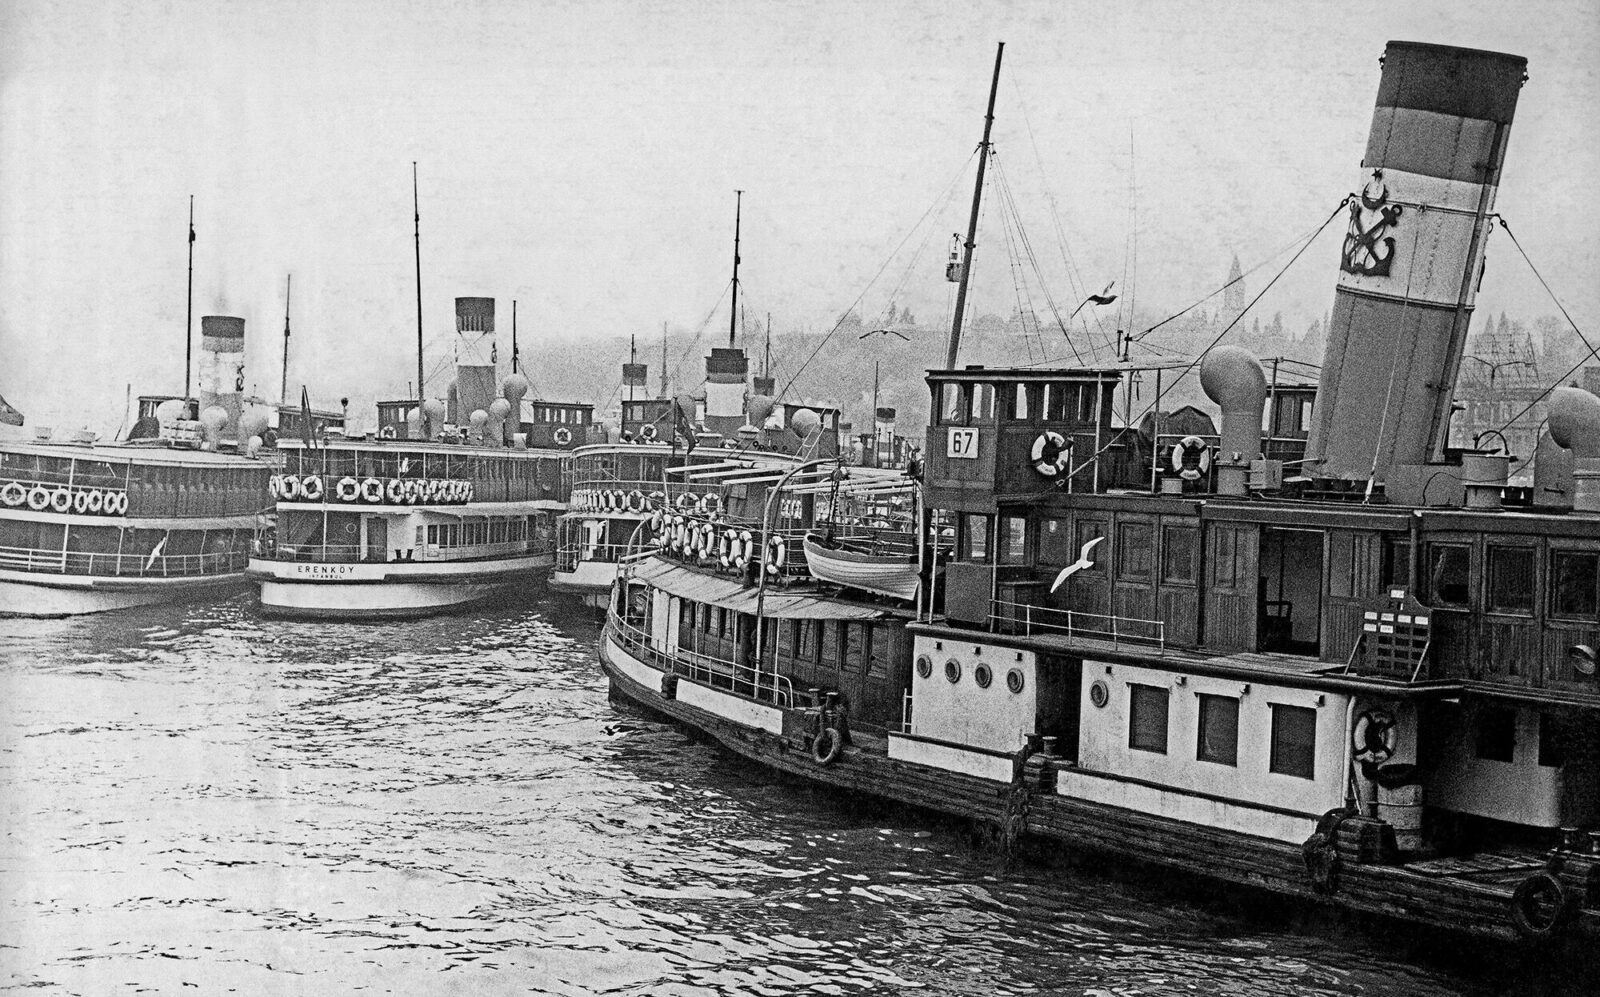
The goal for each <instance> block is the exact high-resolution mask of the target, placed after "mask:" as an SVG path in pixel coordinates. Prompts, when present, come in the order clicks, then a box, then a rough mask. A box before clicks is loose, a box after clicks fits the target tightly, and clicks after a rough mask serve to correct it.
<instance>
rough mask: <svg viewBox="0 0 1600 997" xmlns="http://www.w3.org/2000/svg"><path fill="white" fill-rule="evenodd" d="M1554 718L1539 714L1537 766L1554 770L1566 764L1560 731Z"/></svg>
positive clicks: (1565, 754)
mask: <svg viewBox="0 0 1600 997" xmlns="http://www.w3.org/2000/svg"><path fill="white" fill-rule="evenodd" d="M1558 726H1559V724H1558V721H1557V720H1556V718H1555V717H1552V716H1551V715H1550V714H1548V713H1541V714H1539V764H1540V765H1543V766H1544V767H1545V768H1551V769H1556V768H1560V767H1561V766H1563V765H1565V764H1566V763H1567V753H1566V750H1565V749H1564V748H1563V747H1562V744H1561V731H1560V730H1558V729H1557V728H1558Z"/></svg>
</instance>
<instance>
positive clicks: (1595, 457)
mask: <svg viewBox="0 0 1600 997" xmlns="http://www.w3.org/2000/svg"><path fill="white" fill-rule="evenodd" d="M1549 412H1550V417H1549V421H1550V438H1551V439H1552V440H1554V441H1555V442H1556V443H1557V444H1559V445H1561V446H1563V447H1566V448H1567V449H1568V450H1571V451H1572V508H1573V509H1574V510H1575V511H1578V512H1600V398H1597V397H1595V396H1594V395H1593V394H1591V393H1590V392H1587V391H1585V390H1583V389H1582V388H1570V387H1569V388H1557V389H1556V390H1554V391H1552V392H1550V407H1549Z"/></svg>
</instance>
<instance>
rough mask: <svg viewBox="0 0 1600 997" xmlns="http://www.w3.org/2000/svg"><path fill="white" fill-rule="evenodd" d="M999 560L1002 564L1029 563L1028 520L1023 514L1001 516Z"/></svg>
mask: <svg viewBox="0 0 1600 997" xmlns="http://www.w3.org/2000/svg"><path fill="white" fill-rule="evenodd" d="M998 539H999V548H1000V549H999V555H1000V557H999V560H1000V563H1001V564H1026V563H1028V521H1027V519H1025V518H1024V517H1022V516H1002V517H1000V535H999V538H998Z"/></svg>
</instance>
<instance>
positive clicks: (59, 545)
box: [0, 315, 270, 616]
mask: <svg viewBox="0 0 1600 997" xmlns="http://www.w3.org/2000/svg"><path fill="white" fill-rule="evenodd" d="M200 323H201V337H202V342H201V371H200V373H201V380H200V397H199V399H198V404H192V403H190V402H189V401H188V400H186V399H183V398H148V399H141V400H140V402H141V404H140V411H139V418H138V419H137V421H136V422H135V423H134V425H133V428H132V430H131V431H130V433H129V438H128V439H126V440H123V441H119V442H110V443H101V442H97V441H96V439H95V436H94V434H93V433H90V432H87V431H85V432H80V433H77V434H74V435H73V436H72V437H70V438H69V439H65V440H60V439H54V438H53V437H52V433H51V431H50V430H49V429H47V428H43V427H37V428H36V429H35V432H34V436H35V438H34V439H33V440H5V441H0V615H9V616H71V615H77V614H82V613H96V612H103V611H106V610H115V609H126V608H130V607H134V606H146V605H151V604H154V603H160V602H171V601H176V600H180V599H185V598H193V597H196V596H214V595H217V594H221V593H226V592H227V591H228V590H229V589H230V588H237V587H242V586H243V585H244V584H245V577H244V568H245V563H246V561H247V560H248V558H249V554H250V543H251V538H252V537H253V536H254V534H255V533H256V531H257V530H258V529H259V528H260V527H261V525H262V519H261V517H262V515H263V514H264V513H268V512H270V500H269V498H268V494H267V482H268V475H269V473H270V468H269V467H268V466H267V464H266V463H265V462H264V461H263V459H262V457H261V450H260V447H261V442H262V441H261V438H260V434H261V433H263V432H265V431H266V428H267V423H266V417H265V415H264V414H263V413H261V412H258V411H252V410H248V409H246V408H245V407H244V406H243V405H242V401H241V392H240V388H241V387H242V385H240V384H239V383H238V380H239V378H241V377H242V374H239V373H238V372H239V371H242V369H243V368H242V364H243V359H244V352H243V351H244V320H243V319H239V318H235V317H232V316H219V315H207V316H205V317H203V318H202V319H201V320H200ZM19 420H20V417H19Z"/></svg>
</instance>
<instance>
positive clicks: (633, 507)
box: [628, 488, 650, 512]
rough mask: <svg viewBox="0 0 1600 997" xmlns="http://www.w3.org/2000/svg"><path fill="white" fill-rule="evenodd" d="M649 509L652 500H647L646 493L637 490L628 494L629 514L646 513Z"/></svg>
mask: <svg viewBox="0 0 1600 997" xmlns="http://www.w3.org/2000/svg"><path fill="white" fill-rule="evenodd" d="M648 508H650V500H649V499H647V498H645V495H644V492H641V491H640V490H639V489H637V488H635V489H634V490H633V491H631V492H629V493H628V511H629V512H644V511H645V510H647V509H648Z"/></svg>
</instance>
